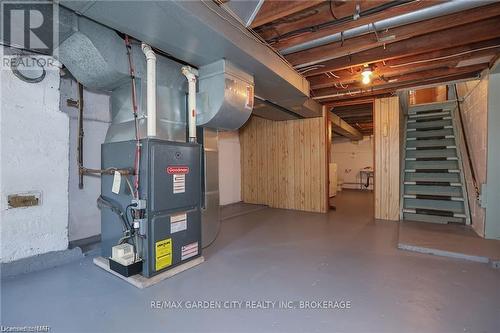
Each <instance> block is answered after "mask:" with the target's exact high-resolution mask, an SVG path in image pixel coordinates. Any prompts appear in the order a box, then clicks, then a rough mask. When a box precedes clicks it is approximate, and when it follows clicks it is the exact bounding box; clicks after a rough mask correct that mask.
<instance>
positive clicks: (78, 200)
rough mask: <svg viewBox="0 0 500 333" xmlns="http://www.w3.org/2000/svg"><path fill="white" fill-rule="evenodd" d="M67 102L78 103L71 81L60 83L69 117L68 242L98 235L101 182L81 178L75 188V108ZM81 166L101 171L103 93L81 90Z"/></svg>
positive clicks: (106, 115) (106, 105)
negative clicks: (80, 185) (74, 101)
mask: <svg viewBox="0 0 500 333" xmlns="http://www.w3.org/2000/svg"><path fill="white" fill-rule="evenodd" d="M67 99H73V100H78V85H77V83H76V81H75V80H72V79H69V78H67V79H63V80H61V110H62V111H63V112H65V113H67V114H68V115H69V126H70V127H69V145H70V146H69V225H68V234H69V240H70V241H73V240H79V239H84V238H88V237H92V236H96V235H100V233H101V214H100V210H99V209H98V208H97V205H96V199H97V197H98V196H99V195H100V193H101V179H100V178H99V177H97V176H85V177H84V178H83V184H84V187H83V189H79V188H78V167H77V149H76V148H77V146H76V144H77V140H78V109H77V108H74V107H68V106H67ZM83 99H84V104H83V105H84V109H83V114H84V117H83V130H84V141H83V164H84V166H85V167H87V168H95V169H100V168H101V144H102V143H103V142H104V139H105V138H106V132H107V130H108V127H109V124H110V122H111V111H110V97H109V95H107V94H106V93H102V92H94V91H89V90H87V89H84V91H83Z"/></svg>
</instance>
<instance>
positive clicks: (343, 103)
mask: <svg viewBox="0 0 500 333" xmlns="http://www.w3.org/2000/svg"><path fill="white" fill-rule="evenodd" d="M368 103H372V104H373V98H370V97H368V98H358V99H354V100H349V101H339V102H333V103H330V104H326V105H329V106H330V107H342V106H350V105H358V104H368Z"/></svg>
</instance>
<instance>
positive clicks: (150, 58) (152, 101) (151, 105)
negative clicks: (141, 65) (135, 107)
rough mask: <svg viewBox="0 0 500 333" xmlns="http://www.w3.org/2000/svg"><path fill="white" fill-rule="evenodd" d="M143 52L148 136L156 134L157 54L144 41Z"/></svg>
mask: <svg viewBox="0 0 500 333" xmlns="http://www.w3.org/2000/svg"><path fill="white" fill-rule="evenodd" d="M141 48H142V52H143V53H144V55H145V56H146V72H147V76H146V82H147V85H146V90H147V92H146V96H147V97H146V110H147V119H148V121H147V136H148V137H149V138H150V137H155V136H156V56H155V53H154V51H153V49H152V48H151V46H149V45H148V44H145V43H142V45H141Z"/></svg>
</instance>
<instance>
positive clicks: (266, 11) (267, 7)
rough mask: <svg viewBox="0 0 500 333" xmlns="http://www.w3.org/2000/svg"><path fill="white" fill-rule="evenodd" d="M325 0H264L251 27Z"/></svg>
mask: <svg viewBox="0 0 500 333" xmlns="http://www.w3.org/2000/svg"><path fill="white" fill-rule="evenodd" d="M324 1H325V0H309V1H300V0H295V1H272V0H266V1H265V2H264V3H263V4H262V7H261V8H260V10H259V12H258V13H257V15H256V16H255V19H254V20H253V22H252V24H251V26H250V27H251V28H256V27H258V26H261V25H264V24H266V23H270V22H272V21H275V20H278V19H280V18H283V17H285V16H289V15H293V14H295V13H298V12H300V11H303V10H305V9H308V8H311V7H314V6H317V5H319V4H321V3H322V2H324Z"/></svg>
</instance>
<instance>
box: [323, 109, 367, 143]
mask: <svg viewBox="0 0 500 333" xmlns="http://www.w3.org/2000/svg"><path fill="white" fill-rule="evenodd" d="M328 120H329V121H330V122H331V123H332V125H333V126H332V127H333V131H334V132H335V133H338V134H340V135H342V136H345V137H347V138H349V139H351V140H361V139H363V134H361V132H360V131H358V130H357V129H355V128H354V127H352V126H351V125H349V124H348V123H347V122H346V121H345V120H343V119H342V118H340V117H339V116H337V115H336V114H333V113H331V112H329V113H328Z"/></svg>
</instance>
